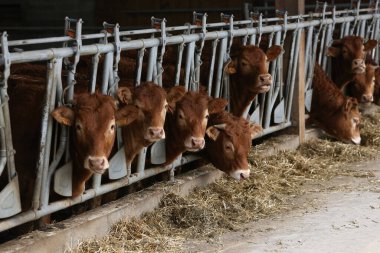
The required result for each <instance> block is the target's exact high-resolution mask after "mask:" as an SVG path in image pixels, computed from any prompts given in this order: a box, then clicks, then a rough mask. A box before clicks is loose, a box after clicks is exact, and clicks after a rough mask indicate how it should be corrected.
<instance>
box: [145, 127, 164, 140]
mask: <svg viewBox="0 0 380 253" xmlns="http://www.w3.org/2000/svg"><path fill="white" fill-rule="evenodd" d="M148 134H149V138H151V139H164V138H165V131H164V129H163V128H162V127H149V128H148Z"/></svg>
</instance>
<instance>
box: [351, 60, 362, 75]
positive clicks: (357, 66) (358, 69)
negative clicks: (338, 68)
mask: <svg viewBox="0 0 380 253" xmlns="http://www.w3.org/2000/svg"><path fill="white" fill-rule="evenodd" d="M352 70H354V71H355V73H363V72H364V70H365V62H364V60H363V59H355V60H353V61H352Z"/></svg>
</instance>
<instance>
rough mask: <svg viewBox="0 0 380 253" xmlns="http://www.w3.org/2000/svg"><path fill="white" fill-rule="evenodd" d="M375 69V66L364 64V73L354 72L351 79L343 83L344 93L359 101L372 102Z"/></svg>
mask: <svg viewBox="0 0 380 253" xmlns="http://www.w3.org/2000/svg"><path fill="white" fill-rule="evenodd" d="M376 69H377V66H373V65H371V64H366V70H365V73H359V74H355V75H354V78H353V80H352V81H350V82H348V83H346V84H345V85H344V89H345V91H346V94H347V95H348V96H350V97H354V98H356V99H357V100H358V101H359V102H360V103H371V102H373V93H374V89H375V71H376Z"/></svg>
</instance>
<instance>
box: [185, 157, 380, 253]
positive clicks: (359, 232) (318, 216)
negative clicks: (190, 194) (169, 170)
mask: <svg viewBox="0 0 380 253" xmlns="http://www.w3.org/2000/svg"><path fill="white" fill-rule="evenodd" d="M353 166H355V167H356V169H357V170H363V171H370V173H371V174H373V177H359V178H358V177H350V176H345V177H338V178H334V179H333V180H330V181H327V182H320V183H318V184H315V183H314V184H309V185H307V186H306V188H307V193H306V194H305V195H303V196H302V197H300V198H298V199H294V200H293V203H291V204H289V209H290V210H289V211H286V212H284V213H282V214H280V215H278V216H276V217H274V218H267V219H262V220H259V221H257V222H253V223H250V224H247V225H246V226H245V228H244V229H243V230H242V231H238V232H230V233H227V234H224V235H223V236H222V237H221V238H219V240H218V242H216V243H215V242H213V243H210V242H208V243H206V242H199V241H193V242H189V244H188V250H189V251H190V252H223V253H245V252H247V253H248V252H252V253H253V252H254V253H258V252H284V253H285V252H289V253H297V252H302V253H308V252H323V253H329V252H331V253H332V252H334V253H339V252H344V253H379V252H380V161H373V162H369V163H362V164H357V165H353Z"/></svg>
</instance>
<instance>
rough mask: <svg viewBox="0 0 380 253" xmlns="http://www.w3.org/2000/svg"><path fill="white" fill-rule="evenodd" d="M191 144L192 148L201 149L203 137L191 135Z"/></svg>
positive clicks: (203, 141)
mask: <svg viewBox="0 0 380 253" xmlns="http://www.w3.org/2000/svg"><path fill="white" fill-rule="evenodd" d="M191 146H192V148H196V149H202V148H203V147H204V146H205V139H204V138H202V137H192V138H191Z"/></svg>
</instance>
